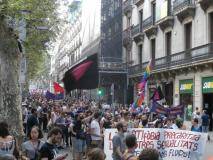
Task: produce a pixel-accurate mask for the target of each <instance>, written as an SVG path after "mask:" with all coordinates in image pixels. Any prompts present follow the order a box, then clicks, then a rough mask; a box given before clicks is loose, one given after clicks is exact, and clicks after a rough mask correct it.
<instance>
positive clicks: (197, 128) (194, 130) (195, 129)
mask: <svg viewBox="0 0 213 160" xmlns="http://www.w3.org/2000/svg"><path fill="white" fill-rule="evenodd" d="M191 131H193V132H202V128H201V127H200V126H197V127H195V126H192V128H191Z"/></svg>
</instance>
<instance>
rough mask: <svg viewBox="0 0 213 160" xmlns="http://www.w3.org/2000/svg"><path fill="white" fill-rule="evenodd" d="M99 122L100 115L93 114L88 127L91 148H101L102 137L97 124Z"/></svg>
mask: <svg viewBox="0 0 213 160" xmlns="http://www.w3.org/2000/svg"><path fill="white" fill-rule="evenodd" d="M99 120H100V113H98V112H96V113H95V114H94V119H93V120H92V122H91V125H90V134H91V139H92V142H91V147H92V148H97V147H98V148H101V147H102V137H103V135H102V134H101V128H100V124H99Z"/></svg>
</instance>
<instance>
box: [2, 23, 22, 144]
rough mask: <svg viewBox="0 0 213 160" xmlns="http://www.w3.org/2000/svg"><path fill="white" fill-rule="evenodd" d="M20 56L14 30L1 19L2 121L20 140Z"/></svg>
mask: <svg viewBox="0 0 213 160" xmlns="http://www.w3.org/2000/svg"><path fill="white" fill-rule="evenodd" d="M20 57H21V53H20V52H19V49H18V44H17V39H16V38H15V36H14V32H13V31H12V29H10V28H9V27H8V26H7V24H6V22H5V21H4V20H2V19H0V121H6V122H7V123H8V124H9V129H10V133H11V134H12V135H13V136H15V137H16V138H18V139H19V140H20V139H21V137H22V136H23V127H22V114H21V113H22V111H21V95H20V85H19V73H20Z"/></svg>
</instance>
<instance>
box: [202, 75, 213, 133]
mask: <svg viewBox="0 0 213 160" xmlns="http://www.w3.org/2000/svg"><path fill="white" fill-rule="evenodd" d="M202 93H203V109H205V110H207V112H208V114H209V116H210V126H209V129H210V130H211V131H212V130H213V128H212V114H213V77H203V78H202Z"/></svg>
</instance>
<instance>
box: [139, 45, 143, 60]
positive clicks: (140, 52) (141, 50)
mask: <svg viewBox="0 0 213 160" xmlns="http://www.w3.org/2000/svg"><path fill="white" fill-rule="evenodd" d="M142 52H143V46H142V45H139V46H138V64H141V63H142Z"/></svg>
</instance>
